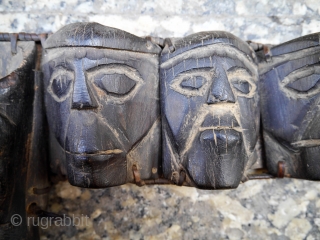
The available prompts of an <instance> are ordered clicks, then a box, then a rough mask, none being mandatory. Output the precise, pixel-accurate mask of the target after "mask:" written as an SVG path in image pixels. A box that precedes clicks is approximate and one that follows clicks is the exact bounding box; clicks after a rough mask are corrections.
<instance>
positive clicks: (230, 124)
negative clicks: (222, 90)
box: [199, 113, 242, 132]
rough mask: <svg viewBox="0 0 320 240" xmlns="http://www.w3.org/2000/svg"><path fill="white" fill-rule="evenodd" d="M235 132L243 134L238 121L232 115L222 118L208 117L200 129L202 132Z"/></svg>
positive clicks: (225, 115)
mask: <svg viewBox="0 0 320 240" xmlns="http://www.w3.org/2000/svg"><path fill="white" fill-rule="evenodd" d="M225 129H226V130H227V129H229V130H235V131H237V132H242V128H241V127H240V125H239V123H238V121H237V119H236V118H235V116H234V115H232V114H229V113H228V114H224V115H222V116H216V115H211V114H209V115H207V116H206V117H205V119H204V121H203V123H202V125H201V127H200V128H199V131H200V132H203V131H205V130H225Z"/></svg>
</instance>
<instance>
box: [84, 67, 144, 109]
mask: <svg viewBox="0 0 320 240" xmlns="http://www.w3.org/2000/svg"><path fill="white" fill-rule="evenodd" d="M87 76H88V79H90V81H92V82H94V84H95V85H96V86H97V87H98V88H100V89H102V90H103V91H104V92H105V93H106V94H107V95H108V97H107V98H106V100H107V101H113V102H114V103H118V104H122V103H123V102H124V101H127V100H128V99H130V98H131V97H133V96H134V95H135V94H136V92H137V91H138V90H139V88H140V87H141V86H142V85H143V84H144V81H143V79H142V77H141V75H140V73H139V72H138V71H137V69H135V68H132V67H130V66H127V65H124V64H119V63H114V64H107V65H100V66H98V67H94V68H92V69H89V70H87ZM101 96H102V97H103V95H101Z"/></svg>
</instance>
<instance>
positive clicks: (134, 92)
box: [43, 47, 159, 186]
mask: <svg viewBox="0 0 320 240" xmlns="http://www.w3.org/2000/svg"><path fill="white" fill-rule="evenodd" d="M157 65H158V59H157V56H156V55H154V56H153V55H152V56H151V55H149V54H142V53H135V52H130V51H119V50H111V49H100V48H93V47H76V48H54V49H49V50H47V54H46V55H45V57H44V63H43V66H44V74H45V77H44V79H45V89H46V97H45V99H46V108H47V117H48V121H49V125H50V129H51V131H52V132H53V133H54V136H55V137H56V139H57V140H58V142H59V144H60V145H61V147H62V148H63V149H64V150H65V152H66V154H67V161H68V164H69V165H71V166H72V167H74V171H73V168H72V167H68V178H69V180H70V181H71V182H72V181H73V178H76V180H75V181H74V182H73V184H76V185H79V184H80V185H83V186H112V185H119V184H122V183H125V181H126V174H127V162H126V161H127V160H126V155H127V154H128V153H129V151H130V150H131V149H132V147H133V145H135V144H137V143H138V142H139V141H141V139H142V138H143V137H144V136H145V135H146V134H147V132H148V131H149V130H150V128H151V127H152V125H153V124H154V122H155V121H156V119H157V117H158V115H159V107H158V99H157V98H156V97H155V96H157V89H158V76H157V72H158V71H157ZM146 69H149V70H147V71H146ZM89 162H91V163H92V164H95V167H96V169H97V170H95V171H93V170H90V169H85V171H83V172H81V165H83V164H84V165H86V164H88V163H89ZM88 168H89V166H88ZM92 181H93V182H94V183H93V182H92ZM77 182H78V183H77ZM79 182H81V183H79Z"/></svg>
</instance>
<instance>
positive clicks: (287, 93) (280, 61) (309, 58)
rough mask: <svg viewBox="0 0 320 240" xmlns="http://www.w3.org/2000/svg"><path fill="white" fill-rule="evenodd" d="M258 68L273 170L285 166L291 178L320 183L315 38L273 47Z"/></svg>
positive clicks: (319, 72)
mask: <svg viewBox="0 0 320 240" xmlns="http://www.w3.org/2000/svg"><path fill="white" fill-rule="evenodd" d="M269 51H270V52H269V55H270V57H269V59H265V58H261V60H260V64H259V71H260V75H261V76H260V81H261V102H262V121H263V130H264V140H265V148H266V156H267V164H268V167H269V170H270V171H271V172H272V173H273V174H276V171H277V161H280V160H281V161H284V162H285V163H286V174H288V175H290V176H291V177H299V178H300V177H302V178H310V179H318V180H319V179H320V174H319V173H320V165H319V163H318V159H319V154H320V147H319V146H320V121H319V117H320V109H319V102H320V83H319V79H320V64H319V58H320V46H319V34H318V33H317V34H311V35H308V36H304V37H300V38H297V39H294V40H291V41H289V42H286V43H283V44H280V45H277V46H274V47H271V48H270V50H269Z"/></svg>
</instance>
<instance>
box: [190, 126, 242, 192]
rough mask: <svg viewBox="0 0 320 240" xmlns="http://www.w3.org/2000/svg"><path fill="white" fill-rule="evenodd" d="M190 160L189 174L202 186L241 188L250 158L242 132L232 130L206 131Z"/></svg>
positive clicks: (191, 151) (191, 152)
mask: <svg viewBox="0 0 320 240" xmlns="http://www.w3.org/2000/svg"><path fill="white" fill-rule="evenodd" d="M187 158H188V170H189V173H190V175H191V176H192V178H193V180H194V182H195V183H196V184H197V185H198V186H199V187H202V188H234V187H237V186H238V184H239V183H240V180H241V176H242V173H243V169H244V164H245V161H246V158H247V156H246V154H245V148H244V144H243V136H242V133H240V132H238V131H235V130H232V129H221V130H213V129H208V130H205V131H203V132H202V133H201V134H200V135H199V137H198V140H196V141H195V142H194V145H193V147H192V148H191V149H190V151H189V153H188V157H187Z"/></svg>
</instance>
